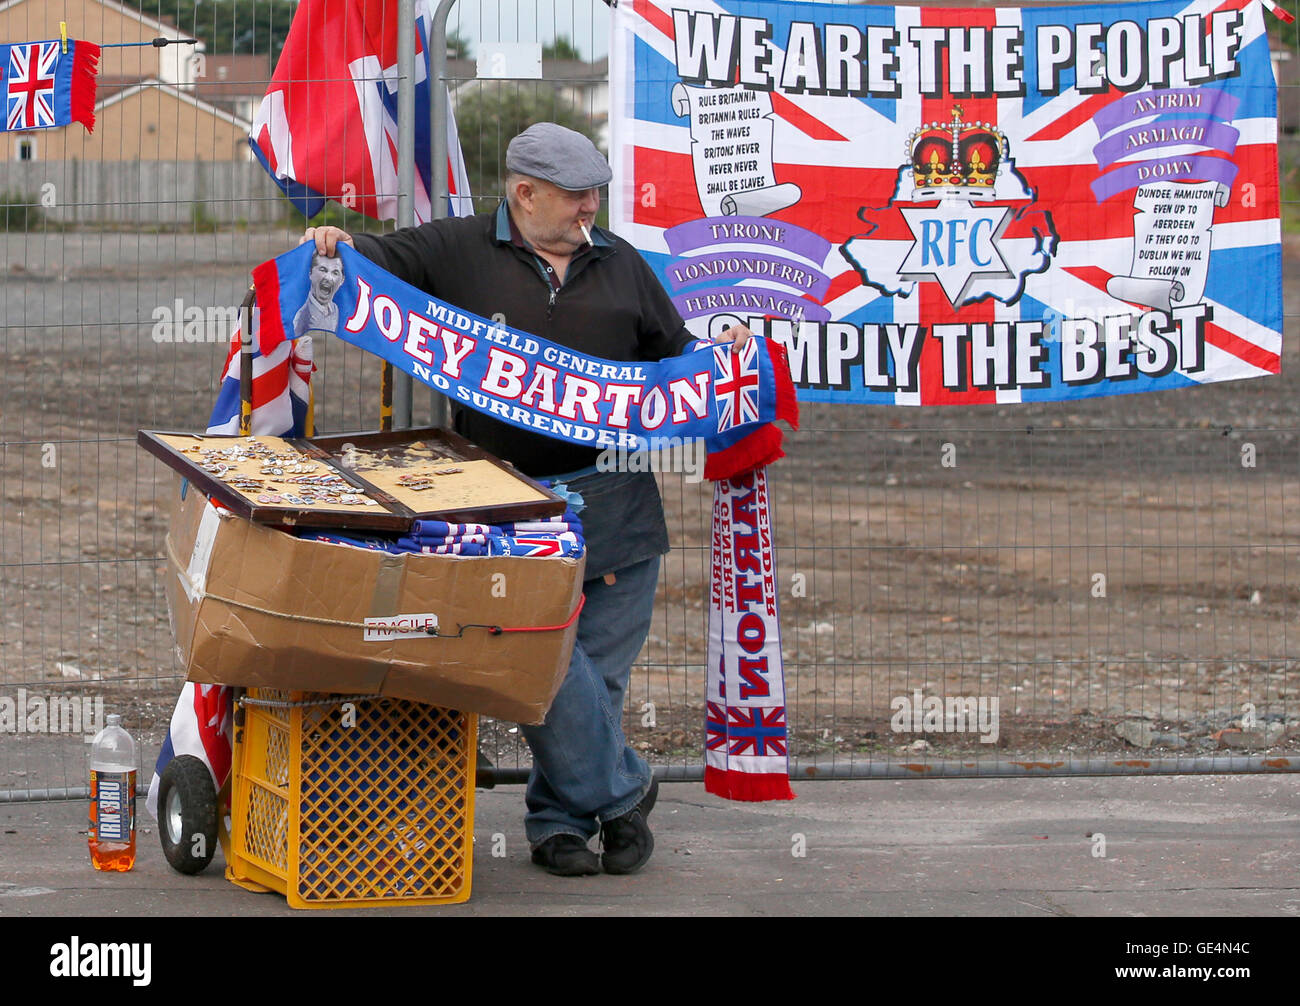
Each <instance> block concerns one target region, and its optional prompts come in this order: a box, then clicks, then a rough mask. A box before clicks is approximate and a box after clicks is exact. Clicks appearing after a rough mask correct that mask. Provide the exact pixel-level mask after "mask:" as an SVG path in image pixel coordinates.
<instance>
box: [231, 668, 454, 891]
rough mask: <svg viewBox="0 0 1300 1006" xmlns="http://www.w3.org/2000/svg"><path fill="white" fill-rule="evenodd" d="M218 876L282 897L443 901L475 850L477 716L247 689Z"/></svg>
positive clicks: (237, 734) (374, 701)
mask: <svg viewBox="0 0 1300 1006" xmlns="http://www.w3.org/2000/svg"><path fill="white" fill-rule="evenodd" d="M247 698H249V699H250V700H253V701H255V702H256V701H268V702H273V703H277V705H274V706H258V705H247V704H246V705H244V706H243V707H242V710H241V713H240V715H237V716H236V722H235V744H234V760H233V764H232V768H231V793H230V799H231V829H230V850H229V854H228V855H227V866H226V879H228V880H231V881H233V882H234V883H236V884H239V885H240V886H241V887H245V888H248V889H250V890H272V891H278V892H279V893H281V894H283V895H284V896H285V898H286V899H287V900H288V902H289V904H290V906H292V907H294V908H345V907H354V906H357V905H392V904H404V905H438V904H455V903H457V902H461V901H465V900H466V899H467V898H468V897H469V891H470V878H471V874H472V872H473V860H474V771H475V760H476V757H477V754H478V740H477V734H478V717H477V716H475V715H473V714H471V713H460V712H456V711H454V710H449V709H442V708H439V707H437V706H429V705H425V704H423V703H420V702H408V701H406V700H404V699H384V698H377V699H352V700H350V701H347V702H344V701H343V697H342V696H331V695H319V694H312V693H303V692H285V691H274V690H270V689H249V690H248V692H247Z"/></svg>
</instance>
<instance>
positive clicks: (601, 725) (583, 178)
mask: <svg viewBox="0 0 1300 1006" xmlns="http://www.w3.org/2000/svg"><path fill="white" fill-rule="evenodd" d="M506 170H507V172H508V174H507V177H506V198H505V200H504V201H503V202H502V203H501V205H500V206H499V207H498V208H497V210H496V211H495V212H493V213H487V214H480V215H478V216H474V217H461V218H450V219H446V220H437V221H433V222H431V223H427V224H424V225H422V226H420V227H414V228H405V229H403V230H399V231H397V232H396V233H393V234H388V235H385V236H383V237H374V236H369V235H357V236H356V237H355V238H354V237H351V236H349V235H348V234H346V233H345V232H343V231H341V230H339V229H338V228H336V227H318V228H309V229H308V230H307V232H306V233H305V234H304V236H303V241H304V242H305V241H314V242H315V244H316V250H317V252H318V253H319V254H322V255H326V256H333V255H334V254H335V247H336V246H337V243H338V242H339V241H343V242H345V243H347V244H350V245H352V246H353V247H354V248H355V249H356V250H357V251H358V252H360V253H361V254H362V255H365V256H366V257H367V258H369V259H371V260H372V261H374V262H376V263H377V264H378V265H380V266H382V267H383V268H384V269H387V270H388V271H389V272H391V273H393V274H394V275H396V276H398V277H400V278H402V279H404V280H406V281H407V282H408V283H411V284H413V285H414V286H417V287H420V288H421V289H423V290H426V291H428V292H429V293H431V294H433V295H434V296H436V297H439V298H441V299H442V300H445V301H448V302H450V303H452V304H455V305H456V306H458V307H460V308H462V309H464V310H467V311H472V312H474V313H475V314H479V315H482V316H483V317H487V318H493V319H495V320H499V321H501V322H503V323H505V324H508V325H510V326H511V327H513V328H516V329H521V330H523V331H526V332H531V333H534V334H536V335H540V336H543V337H545V338H547V339H550V340H552V341H553V342H557V343H560V344H563V345H565V346H567V347H569V348H572V349H575V350H578V351H580V352H583V353H587V354H590V355H592V356H598V357H603V358H606V359H611V360H619V361H636V360H658V359H661V358H663V357H665V356H672V355H675V354H677V353H680V352H682V351H683V350H684V349H686V348H688V347H690V346H691V345H692V344H693V342H694V337H693V336H692V335H691V334H690V333H689V332H688V331H687V329H686V326H685V325H684V324H683V323H682V319H681V316H680V315H679V314H678V313H677V310H676V308H674V307H673V304H672V301H671V300H669V298H668V295H667V294H666V293H665V292H664V290H663V287H662V286H660V284H659V282H658V280H657V279H656V278H655V276H654V274H653V273H652V272H651V271H650V268H649V267H648V266H647V265H646V263H645V261H644V260H643V259H642V258H641V256H640V255H639V254H638V253H637V251H636V249H634V248H633V247H632V246H631V245H629V244H628V243H627V242H626V241H624V240H622V239H621V238H619V237H617V236H615V235H614V234H611V233H610V232H608V231H605V230H603V229H602V228H599V227H597V226H596V224H595V219H596V211H597V210H598V209H599V208H600V188H601V187H602V186H604V185H607V184H608V183H609V181H610V179H611V177H612V172H611V171H610V168H609V164H608V163H607V162H606V161H605V158H604V157H603V156H601V154H600V152H599V151H598V150H597V149H596V148H595V146H593V145H592V143H591V141H590V140H588V139H587V138H586V137H585V136H583V135H582V134H581V133H577V132H574V131H573V130H570V129H565V128H564V127H562V126H559V125H556V124H555V123H551V122H543V123H538V124H536V125H534V126H530V127H529V128H528V129H526V130H524V131H523V132H522V133H520V134H519V135H518V136H516V137H515V138H514V139H513V140H512V141H511V142H510V145H509V147H508V148H507V150H506ZM750 334H751V333H750V332H749V330H748V329H747V328H745V327H744V326H735V327H733V328H731V329H729V330H728V331H727V332H725V333H724V334H723V336H722V337H720V338H723V339H726V340H730V341H732V342H733V347H734V348H737V349H738V348H739V347H740V346H741V345H743V343H744V341H745V340H746V339H748V338H749V336H750ZM455 425H456V429H457V430H458V431H459V432H460V433H462V434H463V435H465V436H467V437H468V438H469V439H471V440H473V441H474V442H475V443H478V444H480V445H482V446H483V447H484V448H486V449H487V450H489V451H491V452H492V453H494V454H496V455H498V456H499V457H502V458H505V459H506V460H509V461H511V462H512V463H513V464H514V465H515V466H516V467H517V468H519V470H520V471H522V472H524V473H525V474H528V475H531V476H534V477H540V478H561V479H562V480H563V481H565V482H567V483H568V485H569V486H570V488H572V489H574V490H576V491H578V492H580V493H581V494H582V496H583V499H584V502H585V509H584V510H583V512H582V520H583V527H584V530H585V533H586V540H587V566H586V577H587V579H586V582H585V583H584V585H583V593H584V594H585V596H586V604H585V607H584V608H583V612H582V615H581V617H580V619H579V621H578V633H577V643H576V644H575V646H574V650H573V658H572V660H571V661H570V664H569V670H568V674H567V675H566V677H565V680H564V683H563V684H562V685H561V687H560V690H559V693H558V694H557V695H556V698H555V702H554V703H553V704H552V706H551V709H550V711H549V712H548V713H547V716H546V722H545V723H544V724H543V725H541V726H525V727H523V728H522V729H523V733H524V737H525V738H526V739H527V741H528V745H529V748H530V749H531V750H532V753H533V768H532V772H531V774H530V776H529V781H528V789H527V793H526V798H525V799H526V803H527V807H528V812H527V814H526V816H525V819H524V826H525V832H526V834H527V836H528V843H529V845H530V846H531V848H532V860H533V862H534V863H536V864H537V865H539V866H542V867H544V868H545V869H546V870H548V871H549V872H551V873H553V874H556V875H558V876H581V875H586V874H594V873H598V872H600V870H601V869H602V868H603V869H604V870H605V872H606V873H619V874H622V873H633V872H635V871H636V870H639V869H640V868H641V867H642V866H643V865H644V864H645V863H646V861H647V860H648V859H649V858H650V855H651V853H652V852H653V850H654V837H653V835H652V834H651V832H650V828H649V826H648V825H647V824H646V817H647V815H649V813H650V810H651V808H652V807H653V806H654V802H655V797H656V794H657V792H658V787H657V783H656V782H655V780H654V778H653V775H652V773H651V770H650V767H649V766H648V765H647V764H646V763H645V761H644V760H643V759H642V758H641V757H640V756H639V755H638V754H637V753H636V752H635V751H633V750H632V748H631V747H629V746H628V744H627V741H626V738H625V737H624V735H623V727H622V715H623V699H624V695H625V692H626V690H627V683H628V678H629V676H630V673H631V669H632V661H633V660H634V659H635V658H636V655H637V653H638V652H640V649H641V646H642V644H643V643H644V642H645V638H646V635H647V633H648V632H649V628H650V616H651V610H652V608H653V605H654V593H655V583H656V581H657V579H658V575H659V557H660V556H661V555H662V554H664V553H665V552H667V551H668V531H667V527H666V526H665V524H664V516H663V506H662V503H661V501H660V499H659V489H658V486H657V484H656V482H655V479H654V475H653V474H652V473H650V472H603V473H598V472H597V471H596V467H595V465H596V457H597V455H598V453H599V452H598V451H597V450H596V449H595V448H589V447H582V446H578V445H575V444H570V443H567V442H565V441H562V440H555V439H551V438H548V437H544V436H541V435H539V434H535V433H530V432H528V431H525V430H520V429H516V428H515V427H512V426H508V425H506V424H504V423H501V422H500V421H498V420H496V419H493V418H491V417H489V416H485V415H482V414H481V413H478V412H473V411H470V410H461V411H459V412H458V414H457V416H456V424H455ZM597 831H599V832H600V837H601V847H602V850H603V851H602V854H601V856H600V857H599V858H598V857H597V856H596V855H595V853H593V852H592V851H591V849H590V848H588V841H589V840H590V838H591V837H592V836H593V835H595V834H596V832H597Z"/></svg>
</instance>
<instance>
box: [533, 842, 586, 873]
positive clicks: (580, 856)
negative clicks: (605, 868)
mask: <svg viewBox="0 0 1300 1006" xmlns="http://www.w3.org/2000/svg"><path fill="white" fill-rule="evenodd" d="M533 862H534V863H536V864H537V865H538V866H544V867H546V872H547V873H552V874H554V875H555V876H557V877H590V876H592V875H593V874H597V873H599V872H600V859H599V858H597V856H596V854H595V853H594V852H592V851H591V850H590V849H588V848H587V843H586V842H585V841H584V840H583V839H582V838H580V837H579V836H577V835H552V836H551V837H550V838H548V839H547V840H546V841H545V842H543V843H542V844H541V845H539V846H538V847H537V848H536V849H534V850H533Z"/></svg>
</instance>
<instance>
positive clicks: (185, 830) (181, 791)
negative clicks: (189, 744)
mask: <svg viewBox="0 0 1300 1006" xmlns="http://www.w3.org/2000/svg"><path fill="white" fill-rule="evenodd" d="M158 837H159V838H160V839H161V840H162V847H163V855H164V856H166V857H167V862H168V863H170V864H171V868H172V869H173V870H175V871H177V872H178V873H189V874H193V873H198V872H199V871H200V870H202V869H203V868H204V867H205V866H207V865H208V864H209V863H210V862H212V857H213V855H214V854H215V853H216V851H217V791H216V789H215V788H214V787H213V785H212V773H210V772H209V771H208V767H207V766H206V765H204V764H203V762H201V761H199V759H197V758H195V757H194V756H193V755H179V756H178V757H176V758H173V759H172V760H171V761H170V762H168V763H167V767H166V768H165V769H163V774H162V778H161V779H160V780H159V781H158Z"/></svg>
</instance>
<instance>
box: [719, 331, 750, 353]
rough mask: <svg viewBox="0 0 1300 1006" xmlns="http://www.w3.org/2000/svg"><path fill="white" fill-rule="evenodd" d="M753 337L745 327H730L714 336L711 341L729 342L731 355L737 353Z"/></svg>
mask: <svg viewBox="0 0 1300 1006" xmlns="http://www.w3.org/2000/svg"><path fill="white" fill-rule="evenodd" d="M753 336H754V333H753V332H751V331H750V330H749V328H748V327H746V326H745V325H731V326H728V327H727V328H724V329H723V330H722V331H721V332H719V333H718V334H717V335H715V336H714V337H713V341H714V342H729V343H731V351H732V352H733V353H739V352H740V349H741V347H742V346H744V345H745V343H747V342H748V341H749V340H750V339H751V338H753Z"/></svg>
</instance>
